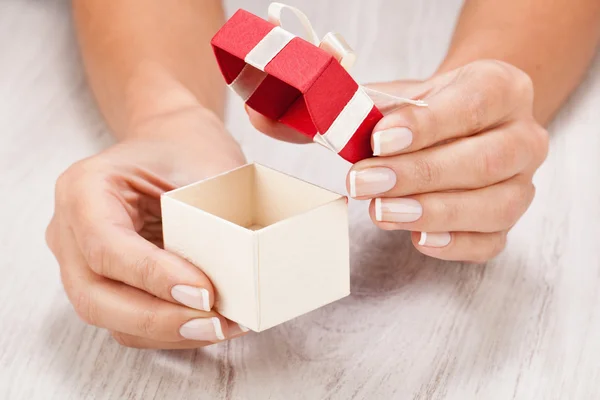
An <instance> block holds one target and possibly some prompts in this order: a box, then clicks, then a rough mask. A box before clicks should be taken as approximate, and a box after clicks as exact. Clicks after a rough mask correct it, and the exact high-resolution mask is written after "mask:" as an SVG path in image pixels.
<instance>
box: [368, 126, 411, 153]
mask: <svg viewBox="0 0 600 400" xmlns="http://www.w3.org/2000/svg"><path fill="white" fill-rule="evenodd" d="M412 141H413V133H412V131H411V130H410V129H408V128H391V129H386V130H383V131H377V132H374V133H373V155H374V156H384V155H387V154H394V153H397V152H399V151H402V150H404V149H406V148H407V147H408V146H410V144H411V143H412Z"/></svg>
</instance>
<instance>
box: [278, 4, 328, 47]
mask: <svg viewBox="0 0 600 400" xmlns="http://www.w3.org/2000/svg"><path fill="white" fill-rule="evenodd" d="M283 10H290V11H291V12H293V13H294V15H295V16H296V18H298V20H299V21H300V23H301V24H302V27H303V28H304V32H306V35H307V36H308V39H309V41H310V42H311V43H312V44H314V45H315V46H317V47H318V46H319V44H320V42H321V41H320V40H319V35H317V32H316V31H315V30H314V28H313V26H312V24H311V23H310V20H309V19H308V17H307V16H306V14H304V13H303V12H302V11H300V10H299V9H297V8H296V7H292V6H288V5H287V4H282V3H271V4H270V5H269V11H268V21H269V22H270V23H272V24H273V25H277V26H281V13H282V12H283Z"/></svg>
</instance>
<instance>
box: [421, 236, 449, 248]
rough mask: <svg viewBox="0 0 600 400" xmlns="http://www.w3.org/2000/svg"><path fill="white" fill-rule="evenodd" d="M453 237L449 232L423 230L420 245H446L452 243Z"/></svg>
mask: <svg viewBox="0 0 600 400" xmlns="http://www.w3.org/2000/svg"><path fill="white" fill-rule="evenodd" d="M450 240H452V237H451V236H450V233H448V232H438V233H427V232H421V239H420V240H419V246H425V247H446V246H448V245H449V244H450Z"/></svg>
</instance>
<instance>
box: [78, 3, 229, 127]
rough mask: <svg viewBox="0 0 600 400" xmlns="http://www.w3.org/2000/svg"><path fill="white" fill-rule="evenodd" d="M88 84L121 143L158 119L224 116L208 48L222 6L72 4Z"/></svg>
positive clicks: (220, 19) (218, 80)
mask: <svg viewBox="0 0 600 400" xmlns="http://www.w3.org/2000/svg"><path fill="white" fill-rule="evenodd" d="M73 10H74V18H75V23H76V27H77V34H78V39H79V43H80V47H81V54H82V57H83V61H84V65H85V69H86V72H87V75H88V81H89V84H90V86H91V89H92V91H93V93H94V96H95V98H96V101H97V103H98V106H99V108H100V111H101V112H102V114H103V115H104V117H105V119H106V121H107V123H108V125H109V126H110V128H111V129H112V131H113V132H114V134H115V135H116V136H117V137H118V138H119V139H123V138H125V137H127V136H128V135H129V134H130V133H131V132H132V131H134V130H135V128H136V127H137V126H138V125H140V124H143V123H144V122H145V121H147V120H150V119H152V118H155V117H156V116H160V115H165V114H169V113H171V112H175V111H177V110H180V109H185V108H189V107H205V108H207V109H208V110H210V111H212V112H214V113H216V114H217V115H218V116H221V117H222V114H223V104H224V85H223V83H222V79H221V77H220V74H219V71H218V67H217V64H216V62H215V61H214V57H213V54H212V50H211V48H210V38H211V37H212V35H213V34H214V33H215V32H216V30H217V29H218V28H219V27H220V26H221V24H222V23H223V9H222V6H221V2H220V1H218V0H202V1H194V0H172V1H147V0H127V1H106V0H73Z"/></svg>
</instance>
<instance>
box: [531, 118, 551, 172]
mask: <svg viewBox="0 0 600 400" xmlns="http://www.w3.org/2000/svg"><path fill="white" fill-rule="evenodd" d="M530 134H531V138H532V139H533V146H532V147H533V153H534V155H535V160H536V162H537V164H538V165H541V164H542V163H543V162H544V161H545V160H546V157H547V156H548V150H549V147H550V135H549V133H548V131H547V130H546V129H545V128H544V127H542V126H541V125H538V124H535V125H534V127H533V128H532V129H530Z"/></svg>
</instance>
